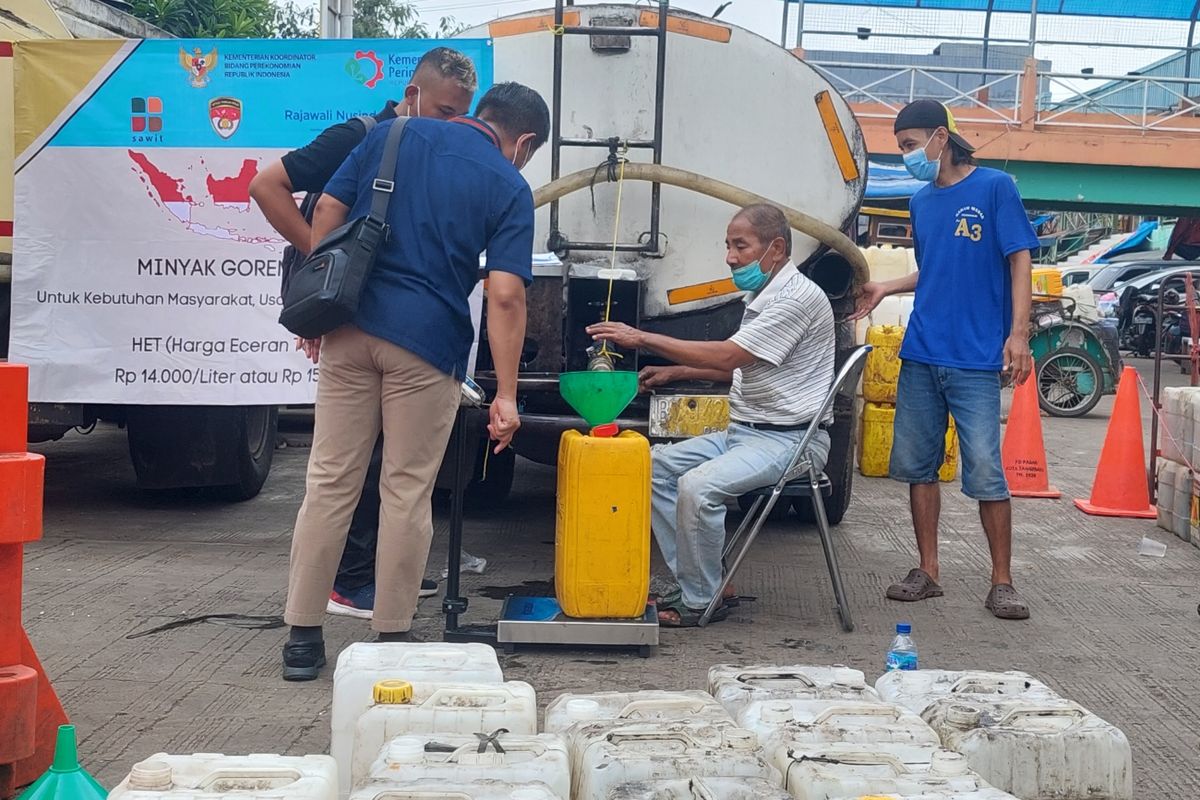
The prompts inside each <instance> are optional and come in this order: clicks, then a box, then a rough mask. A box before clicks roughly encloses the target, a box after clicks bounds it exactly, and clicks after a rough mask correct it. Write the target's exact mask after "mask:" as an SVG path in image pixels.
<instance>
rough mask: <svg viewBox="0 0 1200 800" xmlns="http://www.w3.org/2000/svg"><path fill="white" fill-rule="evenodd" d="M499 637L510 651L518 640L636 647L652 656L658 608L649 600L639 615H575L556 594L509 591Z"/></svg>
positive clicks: (497, 637)
mask: <svg viewBox="0 0 1200 800" xmlns="http://www.w3.org/2000/svg"><path fill="white" fill-rule="evenodd" d="M496 641H497V642H498V643H499V644H500V645H501V646H502V647H503V648H504V650H505V652H509V653H511V652H512V651H513V650H515V649H516V646H517V645H518V644H537V645H552V644H558V645H583V646H599V647H636V648H637V649H638V655H640V656H642V657H643V658H646V657H649V656H650V655H651V654H652V653H653V652H654V648H655V647H657V646H658V608H657V607H656V606H655V605H654V604H653V603H647V604H646V613H645V614H643V615H642V616H641V617H639V618H637V619H576V618H574V617H568V616H567V615H566V614H564V613H563V611H562V608H561V607H560V606H559V605H558V601H557V600H556V599H554V598H553V597H518V596H516V595H509V596H508V599H506V600H505V601H504V607H503V608H502V609H501V610H500V621H499V622H498V623H497V625H496Z"/></svg>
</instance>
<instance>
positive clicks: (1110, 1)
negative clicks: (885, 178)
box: [805, 0, 1200, 19]
mask: <svg viewBox="0 0 1200 800" xmlns="http://www.w3.org/2000/svg"><path fill="white" fill-rule="evenodd" d="M805 2H806V3H808V4H810V5H828V6H874V7H877V8H923V9H931V10H934V11H991V12H995V13H997V14H1028V13H1029V12H1030V10H1031V8H1032V6H1033V3H1032V1H1031V0H805ZM1197 11H1200V7H1198V6H1197V3H1196V0H1148V1H1147V0H1037V13H1039V14H1065V15H1069V16H1076V17H1126V18H1131V19H1195V18H1196V16H1197Z"/></svg>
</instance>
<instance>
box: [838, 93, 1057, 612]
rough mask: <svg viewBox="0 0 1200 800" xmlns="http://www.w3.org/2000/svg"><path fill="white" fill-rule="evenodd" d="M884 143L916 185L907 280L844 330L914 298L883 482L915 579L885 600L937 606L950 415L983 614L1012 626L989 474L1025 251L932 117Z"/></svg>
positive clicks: (999, 516) (1018, 332) (998, 184)
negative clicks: (911, 537)
mask: <svg viewBox="0 0 1200 800" xmlns="http://www.w3.org/2000/svg"><path fill="white" fill-rule="evenodd" d="M894 129H895V132H896V141H897V143H898V144H899V146H900V151H901V152H902V153H903V154H904V163H905V166H907V167H908V170H909V172H910V173H911V174H912V175H913V177H915V178H917V179H918V180H922V181H929V184H928V185H927V186H925V187H924V188H922V189H921V190H920V191H919V192H917V194H916V195H914V196H913V198H912V200H911V202H910V204H909V208H910V212H911V218H912V229H913V243H914V245H915V247H916V256H917V264H918V266H919V267H920V269H919V271H918V272H916V273H913V274H912V275H909V276H907V277H904V278H898V279H896V280H893V281H887V282H880V283H875V282H871V283H867V284H866V285H864V286H863V290H862V295H861V296H860V298H859V302H858V310H857V314H856V316H857V317H863V316H866V315H867V314H868V313H869V312H870V311H871V310H872V309H874V308H875V306H877V305H879V301H880V300H882V299H883V298H884V297H886V296H888V295H892V294H901V293H907V292H914V291H915V292H916V297H915V299H914V303H913V313H912V316H911V317H910V319H909V324H908V330H907V331H906V332H905V334H904V343H903V345H902V346H901V348H900V358H901V359H902V360H903V362H904V363H903V365H902V366H901V369H900V381H899V385H898V387H897V394H896V423H895V431H894V439H893V444H892V456H891V466H890V470H889V471H890V474H891V477H892V478H893V479H894V480H898V481H902V482H904V483H907V484H909V498H910V502H911V504H912V518H913V528H914V529H915V531H916V537H917V550H918V552H919V553H920V558H921V563H920V566H919V567H918V568H916V569H914V570H912V571H911V572H909V573H908V576H907V577H906V578H905V579H904V580H902V581H900V582H899V583H896V584H893V585H892V586H891V587H889V588H888V591H887V596H888V597H889V598H891V599H893V600H900V601H907V602H912V601H917V600H925V599H927V598H930V597H940V596H941V595H942V588H941V586H940V585H939V584H938V577H939V575H938V551H937V543H938V517H939V515H940V512H941V489H940V487H939V485H938V469H939V467H941V464H942V460H943V455H944V447H945V445H944V440H945V435H946V427H947V413H949V414H952V415H953V416H954V421H955V424H956V426H957V428H958V436H959V442H960V447H961V453H962V464H963V481H962V483H963V493H964V494H966V495H967V496H968V497H971V498H973V499H975V500H978V501H979V517H980V520H981V522H982V523H983V530H984V532H985V533H986V534H987V539H988V547H989V549H990V550H991V555H992V589H991V591H990V592H989V593H988V596H987V599H986V600H985V601H984V605H985V606H986V607H987V608H988V610H990V611H991V612H992V613H993V614H994V615H995V616H997V617H999V618H1001V619H1026V618H1028V617H1029V607H1028V606H1027V605H1026V604H1025V602H1024V601H1023V600H1022V599H1021V597H1020V596H1019V595H1018V594H1017V591H1016V589H1014V588H1013V585H1012V574H1011V571H1010V570H1011V561H1012V506H1011V503H1010V500H1009V493H1008V483H1007V481H1006V480H1005V478H1004V469H1003V466H1002V464H1001V461H1000V389H1001V385H1002V383H1012V384H1018V385H1019V384H1022V383H1024V382H1025V380H1026V379H1028V378H1029V374H1030V372H1031V370H1032V366H1033V362H1032V358H1031V357H1030V353H1029V312H1030V303H1031V294H1032V279H1031V276H1030V271H1031V255H1030V253H1031V251H1032V250H1034V249H1036V248H1037V246H1038V240H1037V236H1036V234H1035V233H1034V231H1033V226H1031V225H1030V224H1029V219H1028V217H1027V216H1026V214H1025V208H1024V206H1023V205H1022V203H1021V196H1020V195H1019V194H1018V193H1017V187H1016V185H1015V184H1014V183H1013V179H1012V178H1011V177H1010V176H1009V175H1007V174H1006V173H1004V172H1000V171H998V170H994V169H988V168H986V167H979V166H976V163H975V159H974V157H973V156H972V153H973V152H974V148H973V147H972V146H971V144H970V143H969V142H968V141H967V140H966V138H964V137H963V136H962V134H961V133H960V132H959V130H958V126H957V125H956V123H955V121H954V117H953V115H952V114H951V113H950V110H949V109H948V108H946V106H944V105H942V104H941V103H939V102H937V101H934V100H918V101H916V102H914V103H911V104H909V105H908V106H906V107H905V108H904V109H903V110H901V112H900V114H899V115H898V116H897V118H896V123H895V126H894Z"/></svg>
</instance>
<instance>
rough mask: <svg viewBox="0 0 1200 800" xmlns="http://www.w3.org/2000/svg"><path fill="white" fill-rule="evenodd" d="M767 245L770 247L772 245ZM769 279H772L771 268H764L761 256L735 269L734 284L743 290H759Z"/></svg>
mask: <svg viewBox="0 0 1200 800" xmlns="http://www.w3.org/2000/svg"><path fill="white" fill-rule="evenodd" d="M771 244H774V242H772V243H771ZM767 246H768V247H770V245H767ZM763 255H766V253H763ZM769 280H771V273H770V270H764V269H763V266H762V258H761V257H759V258H756V259H754V261H753V263H750V264H747V265H746V266H744V267H738V268H737V269H735V270H734V271H733V285H734V286H736V287H737V288H739V289H741V290H742V291H743V292H757V291H758V290H759V289H761V288H762V287H764V286H766V285H767V281H769Z"/></svg>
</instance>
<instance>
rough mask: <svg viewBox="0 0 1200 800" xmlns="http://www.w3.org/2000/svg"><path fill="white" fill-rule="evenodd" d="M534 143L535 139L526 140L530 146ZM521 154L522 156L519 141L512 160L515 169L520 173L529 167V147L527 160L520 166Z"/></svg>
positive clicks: (526, 151)
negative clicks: (530, 143)
mask: <svg viewBox="0 0 1200 800" xmlns="http://www.w3.org/2000/svg"><path fill="white" fill-rule="evenodd" d="M532 141H533V139H526V140H525V142H526V144H528V143H529V142H532ZM520 154H521V140H520V139H518V140H517V146H516V147H514V148H513V158H512V164H513V166H514V167H516V168H517V170H518V171H520V170H523V169H525V167H526V166H528V165H529V159H530V155H529V148H528V147H526V148H525V160H524V161H522V162H521V163H520V164H518V163H517V159H518V158H520Z"/></svg>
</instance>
